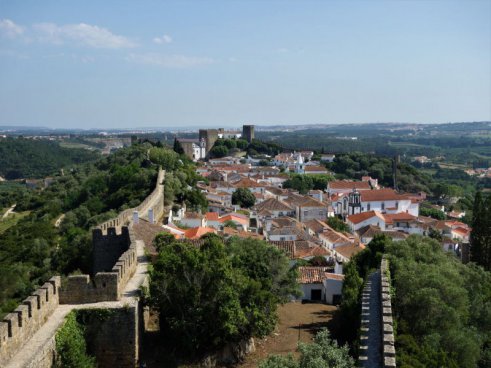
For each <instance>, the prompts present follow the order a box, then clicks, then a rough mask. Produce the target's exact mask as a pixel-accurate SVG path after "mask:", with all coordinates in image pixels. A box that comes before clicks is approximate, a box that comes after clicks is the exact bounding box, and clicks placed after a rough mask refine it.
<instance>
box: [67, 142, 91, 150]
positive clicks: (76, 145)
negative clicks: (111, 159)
mask: <svg viewBox="0 0 491 368" xmlns="http://www.w3.org/2000/svg"><path fill="white" fill-rule="evenodd" d="M60 146H61V147H65V148H83V149H86V150H89V151H95V150H96V149H97V148H95V147H91V146H89V145H87V144H83V143H75V142H65V141H63V142H60Z"/></svg>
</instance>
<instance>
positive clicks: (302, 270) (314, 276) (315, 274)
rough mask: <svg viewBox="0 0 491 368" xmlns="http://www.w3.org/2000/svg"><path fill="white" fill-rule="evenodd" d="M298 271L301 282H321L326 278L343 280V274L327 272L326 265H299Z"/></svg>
mask: <svg viewBox="0 0 491 368" xmlns="http://www.w3.org/2000/svg"><path fill="white" fill-rule="evenodd" d="M298 273H299V278H298V282H299V283H301V284H322V282H323V281H324V280H326V279H329V280H344V275H338V274H334V273H331V272H328V268H327V267H299V268H298Z"/></svg>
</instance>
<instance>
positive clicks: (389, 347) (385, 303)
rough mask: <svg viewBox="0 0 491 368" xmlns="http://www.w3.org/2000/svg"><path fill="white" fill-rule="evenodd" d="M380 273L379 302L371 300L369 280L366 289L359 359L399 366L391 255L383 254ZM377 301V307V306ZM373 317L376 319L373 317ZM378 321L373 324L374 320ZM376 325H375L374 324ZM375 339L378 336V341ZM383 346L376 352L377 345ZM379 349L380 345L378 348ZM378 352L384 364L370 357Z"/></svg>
mask: <svg viewBox="0 0 491 368" xmlns="http://www.w3.org/2000/svg"><path fill="white" fill-rule="evenodd" d="M377 272H379V273H380V275H375V276H377V278H378V277H379V279H378V280H377V282H379V281H380V289H378V290H377V293H376V294H375V295H376V296H377V297H378V302H377V303H373V304H372V303H370V301H369V300H370V299H371V295H372V291H373V292H374V293H375V291H374V290H372V286H373V285H370V284H369V283H368V282H367V284H366V285H365V287H364V290H363V293H362V307H361V328H360V353H359V357H358V361H359V364H360V366H361V367H366V368H372V367H383V368H395V367H396V349H395V337H394V320H393V317H392V302H391V294H390V282H391V281H390V276H389V262H388V260H387V259H385V258H382V262H381V264H380V270H379V271H377ZM374 304H376V305H377V308H376V309H375V310H374V309H373V308H374ZM372 319H373V321H372ZM372 322H373V323H375V326H373V325H372V324H371V323H372ZM370 326H372V327H370ZM372 328H374V330H376V331H379V332H380V334H378V333H377V334H370V329H372ZM375 339H377V340H376V341H375ZM375 347H379V348H380V350H379V351H378V352H377V353H376V354H373V351H369V349H374V348H375ZM377 350H378V349H377ZM370 354H371V355H375V356H377V357H378V358H379V360H380V364H378V363H375V362H374V361H370V359H369V355H370Z"/></svg>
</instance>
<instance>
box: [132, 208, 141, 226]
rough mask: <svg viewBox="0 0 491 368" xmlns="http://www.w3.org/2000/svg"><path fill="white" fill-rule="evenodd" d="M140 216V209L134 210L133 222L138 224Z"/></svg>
mask: <svg viewBox="0 0 491 368" xmlns="http://www.w3.org/2000/svg"><path fill="white" fill-rule="evenodd" d="M139 221H140V218H139V217H138V211H133V224H138V222H139Z"/></svg>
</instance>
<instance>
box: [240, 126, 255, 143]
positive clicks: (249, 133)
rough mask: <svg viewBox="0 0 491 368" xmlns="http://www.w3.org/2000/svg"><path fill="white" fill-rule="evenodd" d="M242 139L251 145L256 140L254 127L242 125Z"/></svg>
mask: <svg viewBox="0 0 491 368" xmlns="http://www.w3.org/2000/svg"><path fill="white" fill-rule="evenodd" d="M242 139H245V140H246V141H247V142H249V143H251V142H252V140H253V139H254V125H242Z"/></svg>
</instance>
